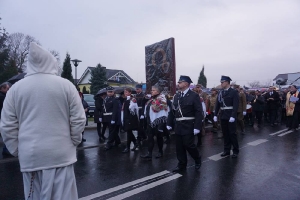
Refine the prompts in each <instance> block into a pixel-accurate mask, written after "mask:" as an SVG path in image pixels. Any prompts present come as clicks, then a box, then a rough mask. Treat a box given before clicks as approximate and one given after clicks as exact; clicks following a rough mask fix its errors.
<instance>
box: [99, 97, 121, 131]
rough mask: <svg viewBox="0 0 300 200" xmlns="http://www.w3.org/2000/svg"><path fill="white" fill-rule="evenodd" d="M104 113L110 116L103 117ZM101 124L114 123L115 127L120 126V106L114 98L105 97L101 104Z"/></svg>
mask: <svg viewBox="0 0 300 200" xmlns="http://www.w3.org/2000/svg"><path fill="white" fill-rule="evenodd" d="M105 113H112V114H111V115H105ZM101 118H102V122H105V123H110V122H111V121H115V124H116V125H121V104H120V101H119V100H118V99H116V98H115V97H108V96H107V97H106V98H105V99H104V101H103V104H102V113H101Z"/></svg>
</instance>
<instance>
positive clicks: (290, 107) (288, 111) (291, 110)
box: [285, 91, 299, 116]
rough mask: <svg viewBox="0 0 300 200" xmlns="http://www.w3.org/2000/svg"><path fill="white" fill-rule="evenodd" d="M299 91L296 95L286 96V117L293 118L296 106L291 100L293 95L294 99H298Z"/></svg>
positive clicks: (288, 94) (289, 94)
mask: <svg viewBox="0 0 300 200" xmlns="http://www.w3.org/2000/svg"><path fill="white" fill-rule="evenodd" d="M298 94H299V91H297V92H296V93H291V92H289V93H287V95H286V102H285V105H286V116H293V114H294V109H295V104H294V103H292V102H290V98H291V96H292V95H293V96H294V97H298Z"/></svg>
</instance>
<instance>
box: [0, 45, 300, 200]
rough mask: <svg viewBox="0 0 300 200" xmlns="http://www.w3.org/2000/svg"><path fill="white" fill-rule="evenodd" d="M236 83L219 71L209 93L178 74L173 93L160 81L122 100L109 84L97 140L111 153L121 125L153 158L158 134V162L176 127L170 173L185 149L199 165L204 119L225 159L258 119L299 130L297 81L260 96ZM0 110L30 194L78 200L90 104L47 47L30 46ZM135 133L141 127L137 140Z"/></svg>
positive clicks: (0, 96)
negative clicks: (80, 150)
mask: <svg viewBox="0 0 300 200" xmlns="http://www.w3.org/2000/svg"><path fill="white" fill-rule="evenodd" d="M231 81H232V80H231V78H230V77H228V76H221V80H220V82H221V88H222V89H221V90H219V89H215V88H213V89H211V91H210V94H207V93H205V92H203V90H202V86H201V85H199V84H198V85H196V87H194V88H193V89H190V86H191V83H192V80H191V79H190V77H189V76H180V78H179V80H178V91H177V93H176V94H175V95H174V96H173V97H172V98H171V97H170V96H168V95H166V94H163V90H162V88H161V87H159V86H158V85H153V86H152V88H151V94H145V93H143V91H142V85H137V86H136V89H135V91H132V89H131V88H125V89H124V91H123V92H122V94H121V95H120V96H119V97H116V95H115V90H114V88H113V87H111V86H109V87H107V88H106V92H103V93H101V94H99V95H97V96H96V97H95V106H96V110H95V122H96V123H97V132H98V136H99V142H106V144H105V150H106V151H108V150H110V149H111V148H113V147H114V146H118V145H120V144H121V140H120V137H119V133H120V131H121V130H123V131H124V132H126V135H127V141H126V147H125V149H123V153H129V152H130V151H135V150H137V149H141V148H140V147H141V145H144V141H147V142H146V144H147V152H142V153H141V155H140V157H141V159H144V160H152V157H153V151H154V146H155V138H156V143H157V149H158V150H157V153H156V155H155V157H156V158H158V159H159V158H161V157H163V154H164V152H163V145H164V142H165V143H168V142H170V131H174V133H175V136H174V137H175V145H176V155H177V160H178V164H177V166H176V167H175V168H174V170H173V172H181V171H183V170H185V169H186V167H187V162H188V159H187V152H188V153H189V155H190V156H191V157H192V158H193V159H194V162H195V163H194V168H195V170H199V169H200V167H201V156H200V153H199V150H198V148H197V146H200V145H201V144H202V142H201V137H202V135H204V134H205V126H206V124H207V123H212V125H213V127H212V132H214V133H217V132H218V133H221V134H222V135H221V134H220V135H219V138H223V139H224V151H223V153H222V154H221V156H222V157H224V156H229V155H230V154H231V150H232V151H233V154H232V155H231V157H232V158H237V157H238V154H239V144H238V140H237V133H238V132H237V128H239V129H240V133H241V134H245V126H246V125H249V126H254V124H255V123H257V127H258V128H261V127H262V125H264V126H266V125H267V124H268V123H269V124H270V125H271V126H276V125H277V124H279V123H283V122H286V125H287V127H288V129H289V130H296V129H297V128H298V126H299V117H300V116H299V112H300V100H299V97H300V96H299V91H298V90H297V87H296V86H295V85H291V86H290V87H289V89H287V90H284V91H280V92H277V91H276V90H275V88H274V87H270V88H269V90H268V91H267V92H265V93H262V92H261V91H260V90H256V91H244V89H243V88H241V87H240V86H239V85H231V84H230V83H231ZM36 83H39V84H36ZM33 87H34V88H35V90H32V89H31V88H33ZM53 88H55V89H53ZM133 93H135V94H133ZM41 94H42V95H41ZM79 97H81V98H79ZM49 99H52V101H49ZM45 105H46V106H45ZM0 111H1V118H0V120H1V122H0V130H1V134H2V137H3V141H4V143H5V145H6V146H4V148H3V154H4V155H6V154H9V155H13V156H18V157H19V162H20V167H21V172H22V174H23V183H24V193H25V198H26V199H78V194H77V187H76V180H75V175H74V169H73V163H75V162H76V160H77V158H76V147H77V146H78V145H79V144H80V143H82V142H85V139H84V138H83V134H84V128H85V125H86V123H87V113H88V104H87V103H86V102H85V101H84V97H83V95H82V94H81V93H79V95H78V91H77V90H76V88H75V87H74V85H73V84H72V83H71V82H70V81H68V80H65V79H62V78H61V77H59V76H57V65H56V60H55V58H54V57H53V56H52V55H51V54H50V53H49V52H48V51H47V50H45V49H43V48H42V47H40V46H39V45H37V44H35V43H31V44H30V50H29V55H28V66H27V75H26V77H25V78H24V80H21V81H19V82H17V83H16V84H14V85H13V86H12V87H10V84H9V83H3V84H1V85H0ZM263 122H264V123H263ZM220 127H221V130H220ZM107 128H108V132H109V135H108V138H106V137H105V130H106V129H107ZM133 131H137V137H135V135H134V134H133ZM195 136H196V137H197V145H196V143H195ZM164 137H165V141H164ZM131 143H133V148H132V149H130V147H131ZM42 180H47V181H42ZM66 182H68V184H65V183H66Z"/></svg>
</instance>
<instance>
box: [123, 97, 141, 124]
mask: <svg viewBox="0 0 300 200" xmlns="http://www.w3.org/2000/svg"><path fill="white" fill-rule="evenodd" d="M124 101H126V99H125V100H124ZM129 112H130V114H131V115H136V116H137V117H138V119H139V106H138V105H137V101H136V99H135V98H132V97H131V98H130V103H129ZM121 122H122V124H123V125H124V103H123V105H122V111H121Z"/></svg>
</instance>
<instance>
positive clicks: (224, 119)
mask: <svg viewBox="0 0 300 200" xmlns="http://www.w3.org/2000/svg"><path fill="white" fill-rule="evenodd" d="M230 81H231V79H230V78H229V77H228V76H222V77H221V86H222V88H223V90H222V91H221V92H220V93H219V95H218V99H217V102H216V106H215V112H214V113H215V116H214V121H215V122H217V121H218V118H217V113H219V110H220V109H221V113H220V118H221V127H222V132H223V137H224V152H223V153H222V154H221V156H222V157H224V156H228V155H230V150H231V146H233V155H232V158H237V156H238V154H239V144H238V141H237V135H236V118H237V111H238V108H239V94H238V92H237V91H236V90H235V89H232V88H231V87H230Z"/></svg>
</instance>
